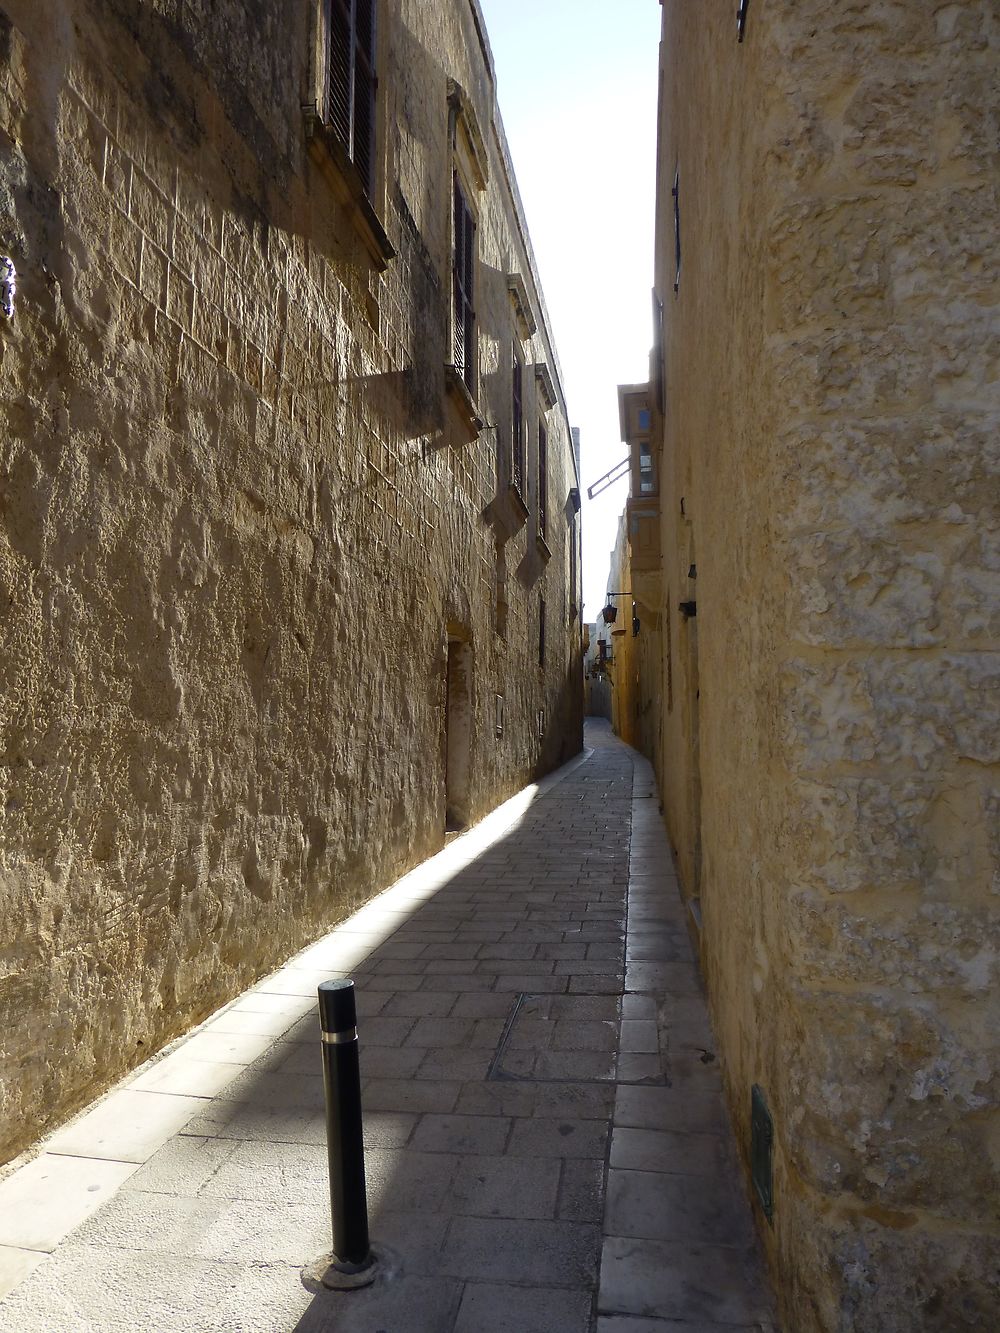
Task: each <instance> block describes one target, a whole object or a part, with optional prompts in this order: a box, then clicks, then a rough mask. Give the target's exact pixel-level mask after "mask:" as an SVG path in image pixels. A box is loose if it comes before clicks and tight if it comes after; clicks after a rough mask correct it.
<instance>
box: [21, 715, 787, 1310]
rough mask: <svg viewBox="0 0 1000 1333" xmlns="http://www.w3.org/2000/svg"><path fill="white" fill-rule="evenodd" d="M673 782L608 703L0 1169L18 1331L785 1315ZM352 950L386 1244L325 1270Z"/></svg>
mask: <svg viewBox="0 0 1000 1333" xmlns="http://www.w3.org/2000/svg"><path fill="white" fill-rule="evenodd" d="M657 805H658V802H657V794H656V790H655V787H654V785H653V779H652V775H651V770H650V768H649V765H648V764H647V763H646V761H645V760H644V759H642V758H641V757H640V756H639V755H638V754H637V753H636V752H635V751H632V750H630V749H629V748H628V747H627V746H625V745H623V744H622V743H621V742H620V741H618V740H617V739H616V738H615V737H614V736H613V734H612V732H611V730H610V728H609V727H608V725H607V724H606V723H604V722H603V721H599V720H591V721H590V722H589V723H588V732H587V749H586V750H585V751H584V754H583V755H582V756H581V757H580V758H578V759H576V760H573V761H572V762H571V763H569V764H567V765H565V766H564V767H563V768H561V769H559V770H558V771H557V772H556V773H554V774H552V775H551V776H550V777H549V778H547V779H545V780H543V781H542V782H541V783H540V784H538V785H537V786H535V787H531V788H528V789H527V791H525V792H523V793H521V794H520V795H519V796H517V797H515V798H514V799H513V800H511V801H509V802H507V803H506V804H505V805H504V806H502V807H500V809H498V810H497V811H495V812H494V813H493V814H492V815H491V816H489V817H488V818H487V819H486V820H484V821H483V822H482V823H481V824H479V825H477V826H476V827H475V828H473V829H472V830H471V831H470V832H468V833H467V834H465V835H464V836H462V837H460V838H458V839H456V840H455V841H454V842H452V843H451V844H450V845H449V846H448V847H447V848H446V849H445V850H444V851H443V852H441V853H440V854H439V855H437V856H435V857H433V858H432V859H430V860H429V861H427V862H425V863H424V864H423V865H422V866H420V867H419V868H418V869H417V870H415V871H413V872H412V873H411V874H409V875H407V876H406V877H405V878H404V879H402V880H400V881H399V882H398V883H397V884H396V885H394V886H393V887H392V888H390V889H389V890H387V891H386V892H385V893H383V894H382V895H381V896H380V897H379V898H377V899H375V900H374V901H372V902H371V903H369V904H368V905H367V906H366V907H364V908H363V909H362V910H361V911H360V912H358V913H357V914H355V915H354V916H353V917H351V918H350V919H349V920H348V921H346V922H345V923H344V924H342V925H341V926H340V927H338V928H337V929H336V930H335V931H334V932H333V933H332V934H330V935H328V936H326V937H325V938H324V939H322V940H320V941H319V942H318V943H316V944H313V945H312V946H310V947H309V948H307V949H306V950H305V951H304V952H302V953H300V954H299V955H297V956H296V957H295V958H293V959H291V960H290V962H288V963H287V964H286V965H285V966H284V967H283V968H282V969H281V970H280V971H278V972H276V973H275V974H273V975H272V976H270V977H268V978H267V979H265V980H264V981H262V982H261V983H260V984H259V985H257V986H255V987H254V988H253V989H252V990H250V991H249V992H247V993H246V994H245V995H243V996H242V997H241V998H239V999H238V1000H237V1001H236V1002H234V1003H233V1004H231V1005H229V1006H227V1007H226V1008H225V1009H223V1010H222V1011H220V1012H219V1013H218V1014H217V1015H215V1016H214V1017H213V1018H212V1019H211V1020H210V1021H209V1022H208V1023H206V1024H204V1025H203V1026H202V1027H201V1028H200V1029H198V1030H197V1031H196V1032H195V1033H193V1034H192V1035H191V1036H189V1037H188V1038H186V1039H184V1040H182V1041H180V1042H178V1043H176V1044H175V1045H174V1046H173V1047H172V1048H170V1049H169V1050H168V1051H167V1052H165V1053H163V1054H162V1055H161V1056H160V1057H159V1058H157V1059H156V1060H154V1061H151V1062H150V1063H149V1064H147V1065H146V1066H144V1067H143V1068H142V1069H140V1070H139V1071H138V1073H137V1074H136V1075H134V1076H133V1077H131V1078H130V1079H129V1080H127V1081H126V1082H125V1083H124V1084H123V1085H121V1086H120V1087H119V1088H118V1089H117V1090H115V1091H112V1093H111V1094H109V1096H108V1097H107V1098H105V1099H104V1100H103V1101H102V1102H100V1103H98V1104H97V1105H96V1106H94V1107H93V1108H91V1109H90V1110H89V1111H88V1112H87V1113H85V1114H84V1115H83V1116H81V1117H79V1118H77V1119H76V1120H75V1121H73V1122H71V1123H70V1124H69V1125H67V1126H66V1127H65V1128H63V1129H62V1130H60V1131H59V1132H58V1133H56V1134H55V1135H54V1136H53V1137H52V1138H50V1139H49V1140H48V1142H47V1143H45V1144H44V1145H43V1153H42V1155H41V1156H39V1157H36V1158H35V1159H34V1160H33V1161H31V1162H29V1163H28V1164H27V1165H25V1166H23V1167H22V1168H21V1169H20V1170H19V1171H18V1172H16V1173H15V1174H13V1175H12V1176H10V1177H9V1178H8V1179H7V1180H5V1181H4V1183H3V1184H2V1185H0V1278H2V1279H4V1282H5V1285H6V1286H8V1287H9V1286H11V1285H12V1284H14V1283H16V1285H14V1286H13V1290H12V1291H11V1292H10V1294H9V1295H8V1296H7V1298H6V1300H5V1301H3V1302H2V1303H0V1328H2V1329H5V1330H10V1331H11V1333H13V1331H14V1330H17V1331H18V1333H33V1331H35V1330H37V1331H38V1333H41V1331H42V1330H44V1331H45V1333H52V1330H73V1333H85V1331H86V1330H101V1331H102V1333H104V1331H105V1330H108V1331H110V1330H130V1331H132V1330H135V1329H140V1328H141V1329H149V1330H156V1331H157V1333H169V1331H170V1330H185V1331H186V1333H190V1330H195V1329H197V1330H206V1331H207V1330H224V1329H231V1330H240V1331H241V1333H251V1330H259V1331H260V1333H280V1331H282V1330H287V1333H291V1331H292V1330H295V1333H320V1330H336V1331H337V1333H376V1331H377V1330H385V1331H386V1333H452V1330H454V1333H657V1330H662V1331H663V1333H666V1330H674V1331H675V1333H685V1331H686V1333H709V1330H715V1329H720V1330H721V1329H723V1328H724V1329H725V1330H726V1333H741V1331H742V1333H750V1331H751V1330H770V1329H771V1328H772V1324H771V1322H770V1321H771V1315H770V1308H771V1307H770V1303H769V1298H768V1296H767V1294H766V1291H765V1287H764V1279H763V1277H762V1266H761V1264H760V1261H759V1258H758V1253H757V1250H756V1248H755V1243H754V1238H753V1227H752V1222H751V1217H750V1212H749V1207H748V1204H747V1203H746V1200H745V1195H744V1188H743V1183H742V1177H741V1173H740V1171H739V1169H738V1167H737V1163H736V1156H735V1151H734V1147H733V1144H732V1143H731V1141H730V1131H729V1129H728V1126H727V1120H726V1116H725V1111H724V1107H723V1101H722V1091H721V1076H720V1071H719V1065H718V1061H717V1060H716V1058H715V1056H714V1049H713V1042H712V1035H711V1029H710V1027H709V1023H708V1019H707V1014H706V1010H705V1006H704V1002H703V999H702V996H701V992H700V989H699V982H698V976H697V970H696V967H695V965H694V962H693V961H692V957H691V953H690V950H689V946H688V942H687V936H686V932H685V928H684V921H683V914H682V909H681V904H680V900H679V897H678V894H677V890H676V884H675V882H674V881H673V880H672V879H671V878H670V877H669V875H668V874H666V873H665V871H664V866H666V865H669V864H670V858H669V851H668V847H667V844H666V839H665V834H664V832H663V826H662V820H661V818H660V815H659V812H658V808H657ZM347 974H350V975H351V976H353V977H354V978H355V979H356V983H357V989H358V1001H359V1009H360V1014H361V1017H360V1024H359V1026H360V1036H361V1061H362V1074H363V1077H364V1102H365V1133H366V1138H367V1174H368V1192H369V1210H370V1218H371V1232H372V1239H373V1244H374V1247H375V1249H376V1252H377V1254H378V1257H379V1260H380V1265H381V1269H380V1276H379V1278H378V1279H377V1281H376V1283H375V1284H374V1285H373V1286H372V1287H370V1288H368V1289H366V1290H362V1291H357V1292H351V1293H341V1294H333V1293H328V1292H321V1293H315V1292H310V1291H309V1290H307V1289H306V1287H305V1285H304V1283H303V1280H302V1276H301V1270H302V1269H303V1267H304V1266H306V1265H308V1264H309V1263H310V1261H311V1260H313V1259H315V1258H316V1256H317V1255H319V1254H320V1253H321V1252H322V1251H323V1250H325V1249H328V1248H329V1202H328V1195H327V1175H326V1153H325V1139H324V1117H323V1092H322V1081H321V1078H320V1073H319V1061H320V1057H319V1041H318V1028H317V1021H316V1014H315V1008H316V1006H315V992H316V986H317V984H318V983H319V982H320V981H322V980H324V979H327V978H330V977H334V976H342V975H347ZM18 1276H20V1277H21V1280H20V1281H19V1282H17V1277H18ZM654 1314H655V1315H656V1316H657V1317H655V1318H651V1317H649V1316H652V1315H654Z"/></svg>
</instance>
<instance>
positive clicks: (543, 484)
mask: <svg viewBox="0 0 1000 1333" xmlns="http://www.w3.org/2000/svg"><path fill="white" fill-rule="evenodd" d="M548 452H549V446H548V437H547V436H546V433H545V427H544V426H543V425H542V423H541V422H539V423H538V531H539V533H540V534H541V535H542V536H543V537H544V536H545V526H546V518H547V515H546V513H545V511H546V508H547V507H548V502H549V460H548Z"/></svg>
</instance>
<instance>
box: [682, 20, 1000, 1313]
mask: <svg viewBox="0 0 1000 1333" xmlns="http://www.w3.org/2000/svg"><path fill="white" fill-rule="evenodd" d="M733 8H734V7H733V6H731V5H730V4H728V3H726V2H725V0H718V2H716V0H711V2H710V3H708V2H706V0H674V3H671V4H669V5H665V6H664V30H663V46H662V49H661V65H662V72H663V96H662V106H661V126H660V133H661V143H660V158H659V173H660V180H659V206H658V225H657V245H658V254H657V288H658V292H659V294H660V296H661V297H662V299H663V301H664V305H665V311H666V321H665V323H666V335H665V346H664V367H665V381H666V405H667V411H666V418H665V422H664V423H661V425H662V429H663V457H662V474H661V475H662V476H663V478H664V483H663V532H662V535H663V550H664V552H665V555H664V571H663V578H664V584H665V612H666V615H667V616H668V617H669V620H668V621H665V624H664V644H665V654H666V655H667V661H666V662H665V670H664V680H663V694H664V697H665V698H667V699H668V700H669V702H668V706H667V707H665V709H664V727H663V740H662V751H661V754H660V756H659V761H658V766H659V768H660V771H661V773H662V778H663V790H664V795H665V802H666V814H667V820H668V824H669V827H670V832H671V836H672V839H673V841H674V843H675V845H676V848H677V852H678V859H679V864H680V868H681V875H682V879H683V882H684V887H685V892H686V893H687V894H688V895H689V896H690V897H692V898H697V899H698V900H699V906H700V910H701V916H702V919H703V934H702V959H703V965H704V969H705V973H706V980H707V984H708V988H709V992H710V996H711V1002H712V1010H713V1018H714V1022H715V1025H716V1032H717V1036H718V1039H719V1042H720V1047H721V1050H722V1054H723V1056H724V1060H725V1068H726V1077H727V1087H728V1091H729V1096H730V1103H731V1107H732V1111H733V1115H734V1119H735V1123H736V1127H737V1130H738V1134H739V1137H740V1141H741V1143H742V1144H743V1146H744V1149H746V1148H747V1147H748V1145H749V1123H748V1122H749V1113H750V1088H751V1085H752V1084H753V1083H758V1084H760V1086H761V1087H762V1088H763V1089H764V1092H765V1094H766V1096H767V1100H768V1103H769V1105H770V1108H771V1111H772V1113H773V1116H774V1125H775V1134H776V1142H775V1189H776V1206H775V1215H774V1224H773V1228H772V1227H769V1226H768V1225H767V1224H766V1222H764V1221H763V1220H762V1223H761V1227H762V1232H763V1234H764V1237H765V1239H766V1242H767V1245H768V1249H769V1252H770V1256H771V1259H772V1262H773V1266H774V1270H775V1274H776V1278H777V1285H778V1290H779V1292H780V1295H781V1300H782V1304H783V1309H784V1316H785V1327H787V1328H788V1329H789V1330H794V1331H795V1333H812V1331H813V1330H824V1333H831V1331H832V1330H837V1331H838V1333H847V1331H848V1330H851V1331H856V1333H870V1331H873V1330H886V1333H888V1331H889V1330H892V1331H893V1333H896V1331H897V1330H900V1331H901V1330H910V1329H921V1330H935V1331H939V1333H954V1331H955V1330H960V1329H961V1330H966V1329H977V1330H987V1329H992V1328H994V1327H995V1326H996V1317H997V1310H998V1309H1000V1286H998V1277H997V1269H996V1254H997V1251H998V1246H1000V1226H998V1224H1000V1218H998V1213H997V1200H998V1199H1000V1188H998V1180H997V1154H996V1145H997V1142H998V1133H1000V1124H998V1117H997V1082H996V1079H997V1054H998V1039H997V1033H998V1031H1000V1015H998V1006H997V1000H996V985H997V979H998V978H997V956H998V944H1000V941H998V927H997V893H998V891H1000V837H998V828H1000V820H998V813H1000V745H998V737H1000V619H998V608H1000V542H998V525H1000V480H998V478H1000V467H998V464H1000V454H998V450H997V442H998V439H1000V397H998V393H997V385H998V383H1000V376H998V365H1000V359H998V358H1000V315H998V298H1000V286H998V269H997V264H996V219H997V216H998V210H997V204H998V199H997V193H998V176H1000V173H998V168H1000V157H998V121H997V106H998V97H997V93H998V80H1000V13H998V11H997V8H996V5H995V4H994V3H992V2H991V0H965V2H964V3H953V4H941V3H934V4H932V3H929V2H928V3H902V2H901V0H900V2H898V3H897V2H896V0H875V3H871V2H869V0H866V3H863V4H862V3H854V2H853V0H851V2H850V3H844V4H838V5H829V4H827V3H820V0H795V3H792V0H780V2H775V3H767V4H759V5H758V4H756V3H754V2H753V0H751V3H750V5H749V8H748V10H747V24H746V33H745V40H744V41H743V43H742V44H741V43H739V42H738V41H737V31H736V23H735V21H734V14H733ZM675 171H677V172H679V213H680V235H681V270H680V278H679V286H678V290H677V292H676V294H675V292H674V281H675V235H674V200H673V197H672V194H671V189H672V187H673V185H674V177H675ZM692 564H696V566H697V581H696V584H694V583H693V582H691V581H690V580H689V579H688V570H689V567H690V565H692ZM694 596H696V597H697V605H698V615H697V619H696V620H692V621H684V620H683V618H682V617H681V616H680V615H679V614H678V609H677V604H678V602H679V601H680V600H682V599H685V598H689V597H694Z"/></svg>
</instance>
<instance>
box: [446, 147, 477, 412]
mask: <svg viewBox="0 0 1000 1333" xmlns="http://www.w3.org/2000/svg"><path fill="white" fill-rule="evenodd" d="M454 182H455V187H454V188H455V224H454V225H455V232H454V252H453V257H452V286H453V288H454V292H455V347H454V356H455V369H456V371H457V372H458V374H459V375H460V376H461V378H462V379H463V380H464V381H465V386H466V388H467V389H468V390H469V392H470V393H472V394H474V393H475V390H476V312H475V309H474V307H473V299H474V295H475V289H474V283H475V273H476V223H475V219H474V218H473V216H472V210H471V209H470V208H469V205H468V202H467V201H466V198H465V192H464V191H463V189H462V183H461V181H460V180H459V177H458V172H457V171H456V172H455V174H454Z"/></svg>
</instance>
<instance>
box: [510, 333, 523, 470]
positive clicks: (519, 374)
mask: <svg viewBox="0 0 1000 1333" xmlns="http://www.w3.org/2000/svg"><path fill="white" fill-rule="evenodd" d="M513 356H514V373H513V391H512V394H511V415H512V417H513V424H512V428H511V480H512V481H513V483H514V487H515V489H516V490H517V492H518V494H519V495H523V494H524V407H523V403H522V399H523V394H524V366H523V365H522V364H521V358H520V357H519V356H518V354H517V349H516V348H515V349H514V353H513Z"/></svg>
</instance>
